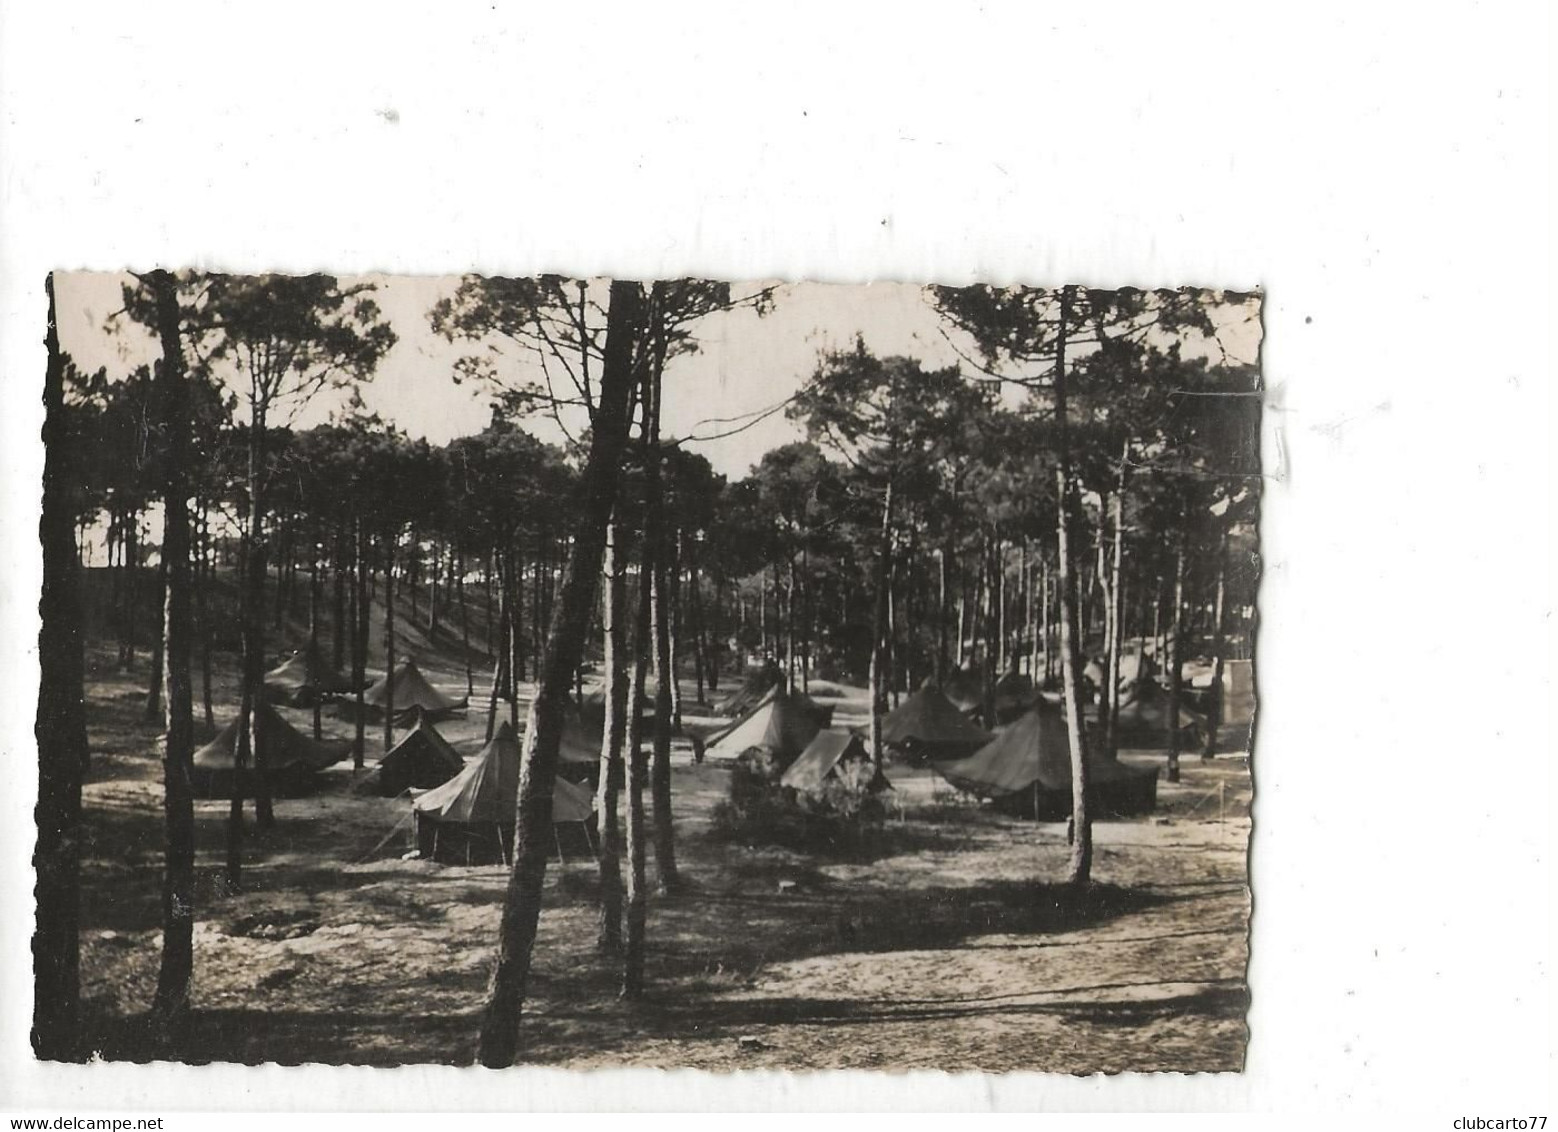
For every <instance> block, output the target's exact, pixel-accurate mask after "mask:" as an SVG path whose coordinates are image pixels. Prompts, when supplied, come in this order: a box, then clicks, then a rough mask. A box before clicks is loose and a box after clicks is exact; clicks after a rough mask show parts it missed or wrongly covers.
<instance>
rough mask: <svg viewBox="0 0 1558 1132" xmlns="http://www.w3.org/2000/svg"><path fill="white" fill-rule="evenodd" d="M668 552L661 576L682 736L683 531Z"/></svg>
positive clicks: (675, 719)
mask: <svg viewBox="0 0 1558 1132" xmlns="http://www.w3.org/2000/svg"><path fill="white" fill-rule="evenodd" d="M666 549H667V555H666V565H665V569H663V570H661V571H660V574H661V577H662V578H664V580H665V597H664V600H665V606H666V609H665V621H666V637H667V646H666V648H667V652H668V653H669V657H668V660H667V667H668V668H669V669H670V673H671V681H670V691H671V733H672V734H675V735H680V734H681V733H682V685H681V681H680V680H678V679H677V673H678V672H680V671H681V659H682V532H681V530H680V529H678V530H677V531H676V537H675V538H674V539H671V540H668V541H667V544H666ZM667 742H669V739H667Z"/></svg>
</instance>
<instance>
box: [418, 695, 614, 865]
mask: <svg viewBox="0 0 1558 1132" xmlns="http://www.w3.org/2000/svg"><path fill="white" fill-rule="evenodd" d="M519 761H520V746H519V737H518V736H517V735H516V734H515V733H514V729H513V728H512V727H510V726H509V724H508V721H507V720H505V721H504V722H503V723H502V724H501V725H500V726H499V727H498V731H497V734H495V735H493V737H492V741H491V742H489V743H488V744H487V745H486V746H485V747H483V748H482V749H481V751H480V752H479V753H477V754H476V755H474V756H473V757H472V758H471V761H470V762H468V763H466V764H465V769H463V770H462V771H460V773H459V774H457V775H455V776H454V777H453V778H451V779H450V780H449V781H448V782H445V783H444V784H443V785H442V786H436V787H434V788H433V789H431V790H427V791H421V792H415V793H413V795H412V800H411V809H412V813H413V815H414V820H415V823H416V840H417V849H418V851H419V852H420V853H421V855H422V856H423V857H428V858H431V859H433V860H437V861H443V862H445V863H451V864H469V865H475V864H492V863H495V862H498V861H507V860H508V859H509V857H510V855H511V853H512V851H513V847H514V819H515V817H516V815H517V812H518V795H519ZM594 807H595V799H594V796H593V795H592V794H591V793H590V792H589V791H588V790H587V789H585V788H584V787H582V786H576V785H575V784H574V783H571V782H569V781H567V780H566V779H564V778H558V779H557V780H556V784H555V785H554V787H553V790H552V825H553V830H554V835H555V837H556V839H557V847H558V853H559V855H561V854H562V851H563V839H562V833H561V830H560V829H559V828H558V827H561V826H567V827H572V828H573V829H574V830H575V831H576V832H581V831H582V833H583V837H584V839H585V841H586V844H588V840H589V832H588V827H587V824H586V823H588V822H589V821H590V819H591V817H592V815H593V813H594Z"/></svg>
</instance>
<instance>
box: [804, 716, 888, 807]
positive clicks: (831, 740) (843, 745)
mask: <svg viewBox="0 0 1558 1132" xmlns="http://www.w3.org/2000/svg"><path fill="white" fill-rule="evenodd" d="M846 768H854V769H856V770H858V771H863V772H864V773H867V774H869V773H870V770H871V755H870V752H868V751H867V750H866V745H865V742H864V740H862V739H861V738H860V736H859V735H858V734H857V733H855V732H852V731H819V732H817V734H816V736H815V738H813V739H812V741H811V742H810V743H808V744H806V749H805V750H804V751H802V752H801V753H800V755H799V757H797V758H796V760H795V761H794V762H793V763H791V764H790V767H789V769H788V770H786V771H785V772H784V774H783V775H782V776H781V777H780V779H779V785H781V786H788V787H789V788H790V789H792V790H796V791H799V792H800V793H803V794H814V793H817V792H818V791H820V790H821V789H822V788H823V786H824V784H826V782H827V781H828V779H829V778H832V777H835V776H836V775H837V774H838V773H839V772H840V771H841V770H844V769H846ZM881 785H882V786H884V787H885V786H886V785H887V780H886V779H885V778H883V779H882V780H881Z"/></svg>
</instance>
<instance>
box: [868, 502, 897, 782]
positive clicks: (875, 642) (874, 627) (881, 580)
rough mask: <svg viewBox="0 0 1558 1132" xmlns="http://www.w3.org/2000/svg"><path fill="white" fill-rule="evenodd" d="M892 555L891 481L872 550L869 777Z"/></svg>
mask: <svg viewBox="0 0 1558 1132" xmlns="http://www.w3.org/2000/svg"><path fill="white" fill-rule="evenodd" d="M892 555H893V482H892V480H888V481H887V490H886V491H885V492H883V494H882V529H881V533H880V535H879V536H878V543H877V553H876V602H875V605H874V607H873V611H872V615H871V671H870V685H871V688H870V691H871V765H872V767H873V768H874V770H875V774H874V776H873V777H875V778H880V777H881V776H882V763H883V762H884V752H883V750H882V717H883V716H884V715H886V714H887V692H886V689H885V688H884V687H883V684H882V677H883V672H882V667H883V661H884V657H883V655H882V651H883V643H884V642H883V638H885V637H886V636H887V587H888V584H889V577H890V575H891V572H892Z"/></svg>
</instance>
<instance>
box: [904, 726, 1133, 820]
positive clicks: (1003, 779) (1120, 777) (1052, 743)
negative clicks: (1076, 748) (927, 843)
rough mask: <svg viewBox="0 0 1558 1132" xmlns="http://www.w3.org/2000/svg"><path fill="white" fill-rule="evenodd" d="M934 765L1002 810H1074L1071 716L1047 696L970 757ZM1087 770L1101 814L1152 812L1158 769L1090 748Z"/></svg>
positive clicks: (1051, 814) (1058, 813)
mask: <svg viewBox="0 0 1558 1132" xmlns="http://www.w3.org/2000/svg"><path fill="white" fill-rule="evenodd" d="M934 766H935V769H936V771H937V773H938V774H940V775H941V776H942V777H943V778H945V779H946V780H947V781H948V782H950V783H951V784H952V785H953V786H956V787H957V788H958V789H960V790H966V791H968V792H969V793H971V794H978V795H979V796H981V797H984V798H990V799H993V800H994V801H995V802H996V804H997V805H998V806H1000V807H1002V808H1003V809H1007V810H1010V811H1012V812H1016V813H1021V814H1023V815H1025V816H1033V817H1036V818H1039V819H1044V820H1060V819H1062V818H1064V817H1065V816H1066V815H1067V814H1069V813H1070V812H1071V744H1070V741H1069V739H1068V738H1067V735H1066V720H1065V717H1064V716H1063V715H1062V714H1061V711H1060V709H1059V708H1057V707H1055V706H1053V705H1052V704H1050V703H1049V701H1047V700H1040V701H1039V703H1038V704H1037V705H1035V706H1034V708H1033V710H1032V711H1030V712H1028V714H1027V715H1024V716H1023V717H1022V718H1021V719H1019V720H1017V721H1016V722H1015V723H1013V724H1012V725H1011V726H1010V727H1008V728H1006V729H1005V730H1004V731H1002V732H1001V733H1000V734H998V735H997V736H996V737H995V738H994V739H992V740H991V741H990V742H989V743H987V744H986V745H985V746H983V747H981V748H980V749H979V750H978V751H976V752H974V753H973V754H972V755H970V756H968V757H967V758H964V759H956V760H950V761H943V762H937V763H935V764H934ZM1088 770H1089V772H1090V779H1089V781H1090V784H1091V793H1092V801H1093V804H1094V806H1095V807H1096V809H1095V813H1096V814H1098V815H1099V816H1106V817H1123V816H1127V815H1130V814H1140V813H1147V812H1149V811H1150V810H1151V809H1152V808H1153V807H1154V805H1156V803H1157V792H1158V785H1157V783H1158V772H1157V770H1156V768H1153V767H1134V766H1128V765H1126V764H1125V763H1122V762H1120V761H1119V760H1117V759H1111V758H1108V757H1106V756H1104V755H1102V754H1099V753H1095V752H1093V751H1091V750H1090V751H1089V758H1088Z"/></svg>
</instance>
